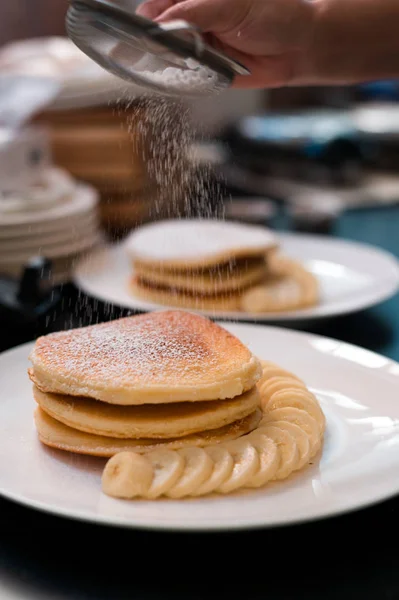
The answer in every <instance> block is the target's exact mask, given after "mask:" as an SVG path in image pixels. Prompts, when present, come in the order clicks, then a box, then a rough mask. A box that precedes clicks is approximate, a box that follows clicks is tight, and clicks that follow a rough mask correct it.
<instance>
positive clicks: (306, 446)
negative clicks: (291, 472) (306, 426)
mask: <svg viewBox="0 0 399 600" xmlns="http://www.w3.org/2000/svg"><path fill="white" fill-rule="evenodd" d="M273 426H274V427H278V428H279V429H284V430H285V431H288V433H289V434H290V435H292V437H293V438H294V439H295V442H296V445H297V447H298V453H299V459H298V464H297V466H296V470H298V471H299V469H302V467H304V466H305V465H306V464H307V463H308V462H309V461H310V459H311V455H310V449H311V445H310V442H309V438H308V435H307V433H306V432H305V431H304V430H303V429H301V428H300V427H298V425H295V423H291V422H290V421H273Z"/></svg>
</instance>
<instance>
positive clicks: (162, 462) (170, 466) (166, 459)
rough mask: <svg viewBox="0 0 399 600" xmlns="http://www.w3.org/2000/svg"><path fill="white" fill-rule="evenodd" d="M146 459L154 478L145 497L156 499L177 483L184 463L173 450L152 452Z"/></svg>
mask: <svg viewBox="0 0 399 600" xmlns="http://www.w3.org/2000/svg"><path fill="white" fill-rule="evenodd" d="M146 458H148V460H149V461H150V463H151V466H152V469H153V473H154V477H153V480H152V483H151V485H150V488H149V490H148V491H147V493H146V494H145V496H146V497H147V498H151V499H152V498H158V497H159V496H162V495H163V494H164V493H165V492H166V491H167V490H168V489H170V488H171V487H172V486H174V484H175V483H176V482H177V481H178V479H179V478H180V477H181V475H182V474H183V471H184V467H185V462H184V459H183V457H182V456H180V454H178V453H177V452H176V451H174V450H153V451H152V452H149V453H148V454H147V455H146Z"/></svg>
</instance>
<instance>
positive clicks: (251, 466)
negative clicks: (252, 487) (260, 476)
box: [216, 437, 260, 494]
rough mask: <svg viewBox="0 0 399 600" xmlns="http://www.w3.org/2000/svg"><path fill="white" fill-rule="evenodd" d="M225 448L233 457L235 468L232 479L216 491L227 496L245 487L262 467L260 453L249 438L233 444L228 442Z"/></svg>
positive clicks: (227, 480) (240, 439)
mask: <svg viewBox="0 0 399 600" xmlns="http://www.w3.org/2000/svg"><path fill="white" fill-rule="evenodd" d="M224 446H225V448H227V450H228V451H229V452H230V454H231V456H232V457H233V460H234V467H233V470H232V473H231V475H230V477H229V478H228V479H226V481H224V482H223V483H222V484H221V485H219V486H218V488H217V490H216V491H218V492H220V493H221V494H227V493H229V492H232V491H233V490H237V489H238V488H242V487H245V486H246V485H247V483H248V481H250V480H251V478H252V477H253V476H254V475H255V473H256V472H257V471H258V470H259V466H260V461H259V456H258V452H257V451H256V450H255V448H254V446H253V445H252V444H251V442H250V441H249V440H248V439H247V438H245V437H243V438H239V439H238V440H234V441H233V442H226V443H225V444H224Z"/></svg>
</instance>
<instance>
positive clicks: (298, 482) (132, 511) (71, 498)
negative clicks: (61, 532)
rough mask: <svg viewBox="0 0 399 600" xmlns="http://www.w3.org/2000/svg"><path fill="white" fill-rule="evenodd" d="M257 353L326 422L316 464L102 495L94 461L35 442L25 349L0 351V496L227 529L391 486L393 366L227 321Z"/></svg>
mask: <svg viewBox="0 0 399 600" xmlns="http://www.w3.org/2000/svg"><path fill="white" fill-rule="evenodd" d="M226 328H227V329H228V330H229V331H231V332H232V333H234V334H235V335H237V336H238V337H239V338H240V339H241V340H242V341H243V342H244V343H245V344H247V345H248V346H249V347H250V348H251V350H252V351H253V352H254V353H256V354H257V355H258V356H259V357H260V358H263V359H269V360H273V361H275V362H277V363H278V364H280V365H281V366H283V367H285V368H287V369H290V370H292V371H293V372H295V373H296V374H297V375H299V376H300V377H302V378H303V379H304V380H305V381H306V383H307V384H308V386H309V387H310V388H311V389H312V391H313V392H314V393H315V394H316V395H317V397H318V399H319V401H320V403H321V405H322V408H323V410H324V412H325V415H326V418H327V430H326V438H325V444H324V449H323V453H322V456H321V459H320V461H318V464H315V465H313V466H312V467H309V468H308V469H305V470H304V471H302V472H299V473H297V474H296V475H295V476H293V477H291V478H290V479H288V480H286V481H282V482H279V483H275V484H272V485H269V486H268V487H265V488H264V489H260V490H254V491H245V492H241V493H237V494H233V495H231V496H212V497H208V498H201V499H192V500H191V499H190V500H180V501H175V500H157V501H154V502H147V501H142V500H137V501H131V502H128V501H121V500H115V499H112V498H109V497H107V496H105V495H103V494H102V493H101V483H100V478H101V472H102V468H103V466H104V464H105V461H104V460H102V459H94V458H88V457H82V456H75V455H72V454H68V453H64V452H61V451H56V450H50V449H46V448H45V447H44V446H42V445H41V444H40V442H39V441H38V440H37V438H36V433H35V428H34V423H33V418H32V413H33V409H34V401H33V399H32V391H31V383H30V381H29V379H28V377H27V375H26V369H27V367H28V358H27V357H28V353H29V351H30V348H31V346H30V345H24V346H21V347H19V348H16V349H14V350H11V351H9V352H6V353H4V354H3V355H2V356H1V357H0V377H1V382H2V394H1V401H0V494H2V495H4V496H6V497H8V498H11V499H13V500H16V501H18V502H20V503H22V504H26V505H28V506H31V507H33V508H38V509H42V510H44V511H47V512H51V513H55V514H57V515H63V516H67V517H72V518H76V519H83V520H86V521H92V522H96V523H104V524H112V525H121V526H124V527H141V528H153V529H170V530H198V531H200V530H232V529H245V528H251V527H267V526H275V525H283V524H289V523H296V522H301V521H308V520H312V519H316V518H321V517H327V516H332V515H336V514H339V513H344V512H347V511H350V510H353V509H357V508H361V507H364V506H367V505H370V504H372V503H375V502H377V501H380V500H383V499H385V498H388V497H390V496H393V495H394V494H396V493H398V492H399V402H398V385H399V364H397V363H394V362H392V361H390V360H389V359H386V358H383V357H382V356H378V355H377V354H374V353H371V352H369V351H366V350H362V349H360V348H356V347H354V346H350V345H348V344H344V343H340V342H337V341H333V340H330V339H327V338H322V337H318V336H313V335H308V334H304V333H297V332H293V331H289V330H285V329H281V330H280V329H276V328H272V327H265V326H256V325H245V324H229V325H227V326H226Z"/></svg>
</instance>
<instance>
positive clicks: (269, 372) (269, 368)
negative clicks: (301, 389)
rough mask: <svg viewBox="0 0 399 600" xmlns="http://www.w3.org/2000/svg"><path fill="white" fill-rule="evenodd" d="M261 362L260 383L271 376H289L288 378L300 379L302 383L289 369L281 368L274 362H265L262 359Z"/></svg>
mask: <svg viewBox="0 0 399 600" xmlns="http://www.w3.org/2000/svg"><path fill="white" fill-rule="evenodd" d="M261 364H262V369H263V373H262V377H261V379H260V382H261V383H264V381H266V380H267V379H271V378H272V377H289V378H290V379H295V381H300V382H301V383H303V381H302V379H300V378H299V377H297V376H296V375H294V374H293V373H291V372H290V371H286V370H285V369H282V368H281V367H279V366H278V365H275V364H274V363H267V362H265V361H263V362H262V363H261Z"/></svg>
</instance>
